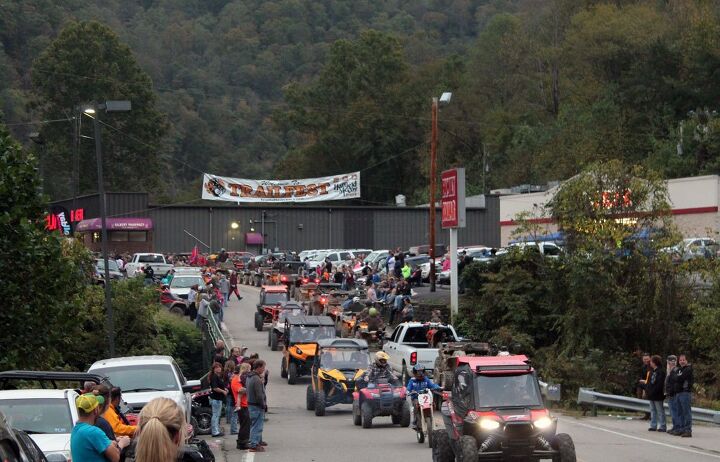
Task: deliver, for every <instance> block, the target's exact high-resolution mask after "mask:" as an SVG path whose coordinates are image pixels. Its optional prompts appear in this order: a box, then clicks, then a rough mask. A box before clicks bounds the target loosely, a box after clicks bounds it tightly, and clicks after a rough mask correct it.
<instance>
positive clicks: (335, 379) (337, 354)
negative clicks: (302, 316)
mask: <svg viewBox="0 0 720 462" xmlns="http://www.w3.org/2000/svg"><path fill="white" fill-rule="evenodd" d="M318 349H319V350H318V354H317V355H316V356H315V361H314V363H313V365H312V370H311V374H310V377H311V378H310V385H308V387H307V409H308V411H312V410H314V411H315V415H316V416H323V415H325V408H326V407H328V406H334V405H335V404H352V403H353V390H355V382H356V381H357V380H358V379H359V378H361V377H362V375H363V374H364V373H365V370H366V369H367V368H368V365H369V364H370V358H369V356H368V346H367V343H366V342H365V341H363V340H355V339H339V338H335V339H329V340H320V341H318Z"/></svg>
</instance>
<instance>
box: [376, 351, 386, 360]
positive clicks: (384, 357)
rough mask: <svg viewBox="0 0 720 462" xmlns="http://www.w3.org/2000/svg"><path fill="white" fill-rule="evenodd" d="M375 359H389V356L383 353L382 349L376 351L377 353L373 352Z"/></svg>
mask: <svg viewBox="0 0 720 462" xmlns="http://www.w3.org/2000/svg"><path fill="white" fill-rule="evenodd" d="M375 359H376V360H378V361H381V360H385V361H387V360H388V359H390V356H388V354H387V353H385V352H384V351H378V352H377V353H375Z"/></svg>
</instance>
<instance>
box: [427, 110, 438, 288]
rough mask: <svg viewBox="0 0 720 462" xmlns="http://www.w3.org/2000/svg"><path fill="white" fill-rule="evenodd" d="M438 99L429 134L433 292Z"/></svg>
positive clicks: (431, 274) (431, 277)
mask: <svg viewBox="0 0 720 462" xmlns="http://www.w3.org/2000/svg"><path fill="white" fill-rule="evenodd" d="M437 123H438V99H437V98H436V97H433V99H432V134H431V136H430V220H429V221H430V224H429V226H430V233H429V234H430V292H435V187H436V186H435V177H436V176H437V172H436V170H437V136H438V133H437V132H438V130H437Z"/></svg>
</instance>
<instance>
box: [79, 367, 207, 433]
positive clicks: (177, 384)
mask: <svg viewBox="0 0 720 462" xmlns="http://www.w3.org/2000/svg"><path fill="white" fill-rule="evenodd" d="M88 372H91V373H93V374H100V375H103V376H105V377H107V378H108V380H110V382H112V384H113V385H115V386H117V387H120V388H121V389H122V395H123V400H124V401H127V403H128V406H129V407H130V408H131V409H132V411H133V412H140V410H141V409H142V408H143V406H145V405H146V404H147V403H148V402H149V401H151V400H152V399H154V398H160V397H163V398H170V399H172V400H173V401H175V402H176V403H178V404H179V405H180V406H182V408H183V409H184V410H185V416H186V417H187V419H188V422H190V410H191V409H190V408H191V397H190V391H191V390H192V389H194V388H196V387H199V385H200V381H199V380H192V381H188V380H187V379H185V376H184V375H183V373H182V371H181V370H180V367H179V366H178V365H177V363H176V362H175V360H174V359H173V358H172V357H171V356H130V357H126V358H112V359H102V360H100V361H97V362H95V363H94V364H93V365H92V366H90V369H88Z"/></svg>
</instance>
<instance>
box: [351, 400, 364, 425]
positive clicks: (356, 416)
mask: <svg viewBox="0 0 720 462" xmlns="http://www.w3.org/2000/svg"><path fill="white" fill-rule="evenodd" d="M352 414H353V424H354V425H357V426H358V427H359V426H360V425H362V414H360V405H359V404H358V403H356V402H355V403H353V410H352Z"/></svg>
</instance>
